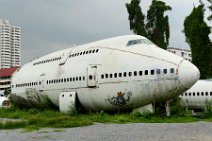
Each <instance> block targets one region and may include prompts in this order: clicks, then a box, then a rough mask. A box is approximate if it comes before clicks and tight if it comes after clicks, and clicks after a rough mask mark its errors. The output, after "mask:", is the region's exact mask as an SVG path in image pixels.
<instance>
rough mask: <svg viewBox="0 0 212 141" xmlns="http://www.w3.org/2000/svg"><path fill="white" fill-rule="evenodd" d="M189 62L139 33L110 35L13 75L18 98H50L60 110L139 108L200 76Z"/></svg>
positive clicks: (170, 95)
mask: <svg viewBox="0 0 212 141" xmlns="http://www.w3.org/2000/svg"><path fill="white" fill-rule="evenodd" d="M199 75H200V73H199V70H198V69H197V68H196V67H195V66H194V65H193V64H191V63H190V62H188V61H186V60H184V59H183V58H181V57H178V56H176V55H174V54H172V53H170V52H168V51H166V50H163V49H161V48H159V47H157V46H156V45H154V44H153V43H152V42H151V41H149V40H148V39H146V38H144V37H142V36H139V35H126V36H118V37H114V38H109V39H105V40H101V41H97V42H93V43H89V44H85V45H80V46H77V47H72V48H69V49H65V50H60V51H57V52H54V53H51V54H48V55H46V56H43V57H40V58H38V59H36V60H34V61H32V62H29V63H27V64H26V65H24V66H23V67H22V68H21V69H20V70H19V71H18V72H17V73H16V74H15V76H14V77H13V80H12V86H11V90H12V93H11V96H12V98H13V99H14V101H15V102H16V103H17V104H25V105H26V106H29V105H30V104H36V103H40V102H43V101H45V100H44V99H45V98H48V99H49V100H50V101H51V102H52V103H53V104H55V105H56V106H58V107H59V109H60V110H61V111H64V112H65V111H67V110H68V109H69V108H70V106H71V107H74V108H78V106H79V107H82V108H84V109H85V110H93V111H111V110H117V109H118V110H122V109H134V108H137V107H141V106H143V105H147V104H150V103H153V102H158V101H166V100H169V99H172V98H174V97H177V96H178V95H179V94H181V93H183V92H185V91H186V90H188V89H189V88H190V87H191V86H192V85H193V84H194V83H196V81H197V80H198V79H199Z"/></svg>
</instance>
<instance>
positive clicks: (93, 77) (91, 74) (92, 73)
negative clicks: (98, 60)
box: [87, 66, 97, 87]
mask: <svg viewBox="0 0 212 141" xmlns="http://www.w3.org/2000/svg"><path fill="white" fill-rule="evenodd" d="M87 85H88V87H96V85H97V66H89V67H88V69H87Z"/></svg>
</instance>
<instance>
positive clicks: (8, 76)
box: [0, 67, 19, 91]
mask: <svg viewBox="0 0 212 141" xmlns="http://www.w3.org/2000/svg"><path fill="white" fill-rule="evenodd" d="M17 69H19V67H12V68H6V69H0V91H4V90H6V89H7V88H10V85H11V80H12V76H13V74H14V73H15V72H16V70H17Z"/></svg>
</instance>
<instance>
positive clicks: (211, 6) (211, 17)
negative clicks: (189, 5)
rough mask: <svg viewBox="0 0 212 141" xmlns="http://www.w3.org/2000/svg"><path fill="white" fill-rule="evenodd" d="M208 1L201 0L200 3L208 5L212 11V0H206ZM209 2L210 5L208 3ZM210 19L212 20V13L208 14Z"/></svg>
mask: <svg viewBox="0 0 212 141" xmlns="http://www.w3.org/2000/svg"><path fill="white" fill-rule="evenodd" d="M205 1H206V2H207V3H204V2H203V1H202V0H200V3H201V4H202V5H206V6H207V7H208V9H209V11H210V12H212V0H205ZM207 4H208V5H207ZM208 20H209V21H211V20H212V14H210V15H209V16H208Z"/></svg>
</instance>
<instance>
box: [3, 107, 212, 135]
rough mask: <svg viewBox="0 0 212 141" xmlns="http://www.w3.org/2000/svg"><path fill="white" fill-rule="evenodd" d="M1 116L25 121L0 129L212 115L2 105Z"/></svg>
mask: <svg viewBox="0 0 212 141" xmlns="http://www.w3.org/2000/svg"><path fill="white" fill-rule="evenodd" d="M0 118H12V119H23V120H24V121H23V122H10V121H9V122H6V123H5V122H4V123H3V122H0V129H15V128H25V131H26V132H28V131H34V130H39V129H40V128H44V127H50V128H51V127H52V128H70V127H80V126H88V125H92V124H95V123H116V124H124V123H184V122H195V121H208V122H212V115H207V116H204V117H192V116H191V115H189V114H185V115H183V116H179V115H178V116H171V117H164V116H163V117H160V116H157V115H155V114H152V113H143V114H140V113H120V114H108V113H104V112H99V113H92V112H91V113H86V114H74V115H69V114H64V113H60V112H59V111H57V110H49V109H48V110H45V109H19V108H17V107H11V108H9V109H0Z"/></svg>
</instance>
